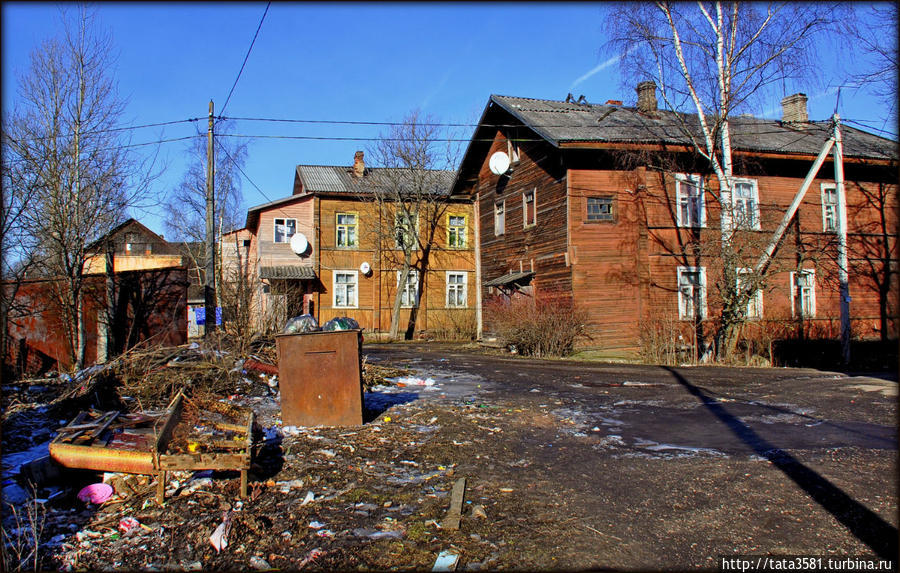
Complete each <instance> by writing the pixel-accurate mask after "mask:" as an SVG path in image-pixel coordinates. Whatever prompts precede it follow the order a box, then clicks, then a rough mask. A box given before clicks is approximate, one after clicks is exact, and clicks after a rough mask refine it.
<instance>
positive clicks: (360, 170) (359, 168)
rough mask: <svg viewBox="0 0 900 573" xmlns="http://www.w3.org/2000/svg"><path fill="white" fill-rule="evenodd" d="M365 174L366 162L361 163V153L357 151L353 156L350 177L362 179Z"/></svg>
mask: <svg viewBox="0 0 900 573" xmlns="http://www.w3.org/2000/svg"><path fill="white" fill-rule="evenodd" d="M365 172H366V162H365V161H363V152H362V151H357V152H356V153H355V154H354V155H353V172H352V173H351V175H353V177H356V178H360V177H362V176H363V175H364V174H365Z"/></svg>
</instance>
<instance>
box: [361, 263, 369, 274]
mask: <svg viewBox="0 0 900 573" xmlns="http://www.w3.org/2000/svg"><path fill="white" fill-rule="evenodd" d="M371 270H372V267H371V266H370V265H369V263H363V264H361V265H359V272H361V273H362V274H364V275H368V274H369V271H371Z"/></svg>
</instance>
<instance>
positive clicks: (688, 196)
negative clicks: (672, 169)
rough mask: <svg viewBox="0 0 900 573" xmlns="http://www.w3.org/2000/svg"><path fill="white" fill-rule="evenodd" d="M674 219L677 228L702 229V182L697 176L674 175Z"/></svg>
mask: <svg viewBox="0 0 900 573" xmlns="http://www.w3.org/2000/svg"><path fill="white" fill-rule="evenodd" d="M675 201H676V203H678V207H677V209H678V211H677V213H676V217H677V219H678V226H679V227H703V226H704V225H706V210H705V209H704V206H703V181H702V180H701V179H700V176H699V175H682V174H678V175H675Z"/></svg>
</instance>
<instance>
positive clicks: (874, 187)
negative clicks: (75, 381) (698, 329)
mask: <svg viewBox="0 0 900 573" xmlns="http://www.w3.org/2000/svg"><path fill="white" fill-rule="evenodd" d="M821 174H824V173H821ZM753 179H755V181H756V182H757V188H758V197H759V204H760V220H761V224H760V227H761V230H759V231H738V233H737V235H736V239H735V241H736V244H737V245H738V246H739V247H740V249H741V251H740V253H739V255H740V261H739V262H738V264H737V265H736V266H738V267H742V268H752V267H753V266H754V265H755V263H756V261H757V260H758V257H759V255H760V253H761V252H762V249H763V248H764V246H765V245H766V243H767V242H768V240H769V238H770V237H771V233H772V231H773V229H774V228H775V226H777V224H778V223H779V222H780V220H781V217H782V216H783V213H784V211H785V209H786V207H787V205H788V204H789V203H790V202H791V200H792V199H793V197H794V194H795V193H796V191H797V189H798V187H799V185H800V183H801V179H800V178H799V177H772V176H765V177H763V176H758V177H754V178H753ZM569 183H570V201H571V203H570V221H571V228H570V233H571V236H572V247H571V255H570V259H571V261H572V265H573V294H574V296H575V299H576V300H577V301H579V302H580V303H582V304H583V305H586V306H587V307H588V309H589V311H590V316H591V318H590V320H589V323H588V325H589V331H590V334H591V336H592V338H593V340H592V341H591V342H590V344H592V345H594V344H596V345H598V346H600V347H602V348H605V349H610V350H617V349H619V350H624V351H629V350H631V351H632V352H637V351H638V350H639V348H640V328H641V327H642V326H645V327H651V326H652V327H656V328H661V327H662V326H666V327H667V328H669V329H673V331H678V332H681V333H682V335H683V336H685V337H686V340H689V337H690V333H691V328H690V321H681V320H679V317H678V294H677V267H679V266H694V267H702V268H704V269H705V270H706V281H707V317H708V319H707V320H706V321H704V322H705V324H704V327H703V329H704V331H705V332H706V334H707V335H709V334H711V332H712V330H713V329H714V328H715V325H716V324H717V318H718V312H719V309H720V308H721V300H720V299H719V297H718V290H717V287H716V283H717V281H720V280H721V277H722V261H721V259H720V258H719V256H718V253H719V252H720V241H721V238H720V233H719V231H718V227H719V224H720V210H719V206H718V203H717V201H716V200H715V198H714V195H713V193H712V192H711V191H710V190H716V189H717V182H716V181H715V179H711V180H707V181H706V186H705V189H706V193H705V198H706V205H705V207H706V225H705V226H704V227H702V228H698V229H686V228H679V227H678V226H677V225H676V217H675V213H674V207H675V205H676V202H675V183H674V178H673V177H672V175H671V174H667V173H661V172H658V171H649V170H644V169H638V170H635V171H634V172H624V171H613V170H610V171H603V170H575V169H573V170H570V171H569ZM823 183H833V179H828V178H820V179H817V180H816V181H814V183H813V185H812V186H811V187H810V190H809V191H808V192H807V195H806V197H805V198H804V201H803V202H802V203H801V206H800V209H799V210H798V213H797V216H796V217H795V219H794V222H793V223H792V225H791V226H790V227H789V230H788V232H787V233H786V235H785V237H784V239H783V240H782V243H781V245H780V247H779V249H778V250H777V251H776V256H775V257H774V259H773V262H772V264H771V266H770V271H769V276H768V279H767V283H766V286H765V289H764V292H763V317H762V319H761V320H754V321H751V322H750V324H749V325H748V327H747V331H748V332H752V331H753V330H756V331H758V332H762V331H768V336H773V337H776V336H778V335H779V333H780V335H781V336H788V335H795V334H796V333H797V332H798V329H802V331H803V335H804V336H813V337H815V336H823V337H832V338H833V337H837V333H838V331H839V318H840V309H839V300H838V284H837V265H836V259H835V250H834V247H835V238H836V236H835V235H834V234H833V233H826V232H824V231H823V218H822V193H821V185H822V184H823ZM896 189H897V188H896V185H890V184H885V183H883V182H881V183H879V182H871V181H870V182H859V181H850V182H848V183H847V185H846V195H847V211H848V251H849V258H850V266H851V277H850V293H851V296H852V302H851V317H852V321H851V322H852V330H853V333H854V336H857V337H861V338H872V337H879V336H881V334H882V330H881V329H882V328H886V329H887V333H888V334H889V335H890V336H891V337H893V336H896V332H897V324H896V321H897V318H896V317H897V308H896V306H897V305H896V301H897V298H898V297H897V280H896V277H894V279H893V280H892V281H891V284H890V288H889V289H888V288H885V286H884V283H885V279H886V277H887V275H888V273H889V272H896V266H897V265H896V263H894V262H893V261H895V260H896V259H897V216H896V215H897V193H896ZM590 196H606V197H614V200H615V210H616V220H615V222H610V223H607V222H598V223H589V222H587V221H585V218H586V211H587V206H586V203H587V197H590ZM797 268H803V269H814V271H815V279H816V295H815V297H816V314H815V317H814V318H812V319H809V320H804V321H801V322H798V321H797V320H796V319H795V318H793V317H792V313H791V291H792V289H791V285H790V273H791V271H792V270H796V269H797ZM889 269H893V270H892V271H891V270H889ZM883 323H886V324H885V325H884V326H883ZM762 325H765V326H762Z"/></svg>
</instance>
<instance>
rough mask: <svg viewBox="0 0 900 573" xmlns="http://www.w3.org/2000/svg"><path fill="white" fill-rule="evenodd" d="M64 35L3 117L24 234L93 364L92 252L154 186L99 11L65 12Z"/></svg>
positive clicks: (44, 48)
mask: <svg viewBox="0 0 900 573" xmlns="http://www.w3.org/2000/svg"><path fill="white" fill-rule="evenodd" d="M62 19H63V23H64V32H63V35H62V36H61V37H59V38H53V39H49V40H47V41H45V42H44V43H43V44H42V45H41V47H40V48H38V49H37V50H35V51H34V52H33V53H32V55H31V66H30V69H29V70H28V71H27V73H25V74H24V75H22V76H20V77H19V79H18V84H19V85H18V95H19V98H18V102H17V105H16V107H15V108H14V109H13V111H12V112H11V113H10V114H9V115H8V116H7V117H6V118H5V123H6V133H5V138H4V145H5V146H8V150H7V151H8V153H9V158H8V161H9V163H8V164H9V165H11V166H14V168H15V170H16V172H15V175H14V176H15V180H14V181H10V184H11V185H15V186H16V190H17V191H16V192H17V193H26V192H28V196H29V201H28V203H27V205H23V209H22V211H21V213H20V216H21V221H20V224H21V228H22V229H23V231H24V232H25V233H27V234H28V235H30V236H32V237H34V238H35V239H36V240H37V241H38V243H37V245H36V249H35V253H34V254H35V255H36V257H37V259H38V260H39V261H40V267H39V268H40V271H41V274H43V275H45V276H47V277H52V278H53V279H54V280H53V281H51V282H50V284H51V285H53V290H54V293H53V294H54V304H55V305H57V306H58V311H59V315H60V316H61V317H62V318H63V327H64V330H65V334H66V337H67V339H68V342H69V350H70V358H71V362H72V364H73V365H74V366H75V367H76V368H80V367H81V366H82V365H83V363H84V358H85V340H86V333H85V321H84V303H85V278H86V277H85V263H86V261H87V258H88V256H89V253H88V250H87V248H88V246H89V245H90V243H91V242H92V241H94V240H95V239H97V238H98V237H100V236H102V235H103V234H105V233H106V232H108V231H109V230H110V229H112V228H113V227H114V226H115V225H116V224H118V223H119V222H121V221H122V220H123V219H124V218H125V213H126V209H127V208H128V207H129V206H133V205H135V204H136V203H137V202H138V201H139V200H140V199H141V198H142V197H144V196H145V194H146V191H147V189H148V187H149V184H150V182H151V181H152V179H153V175H152V168H153V163H152V161H153V158H152V157H151V158H150V159H146V160H140V159H138V158H137V157H136V156H135V155H134V154H133V151H132V150H131V149H130V148H129V147H127V145H128V143H129V141H128V136H127V135H126V133H127V131H126V130H122V129H121V124H120V120H121V118H122V115H123V112H124V109H125V103H124V101H123V100H122V99H120V98H119V96H118V94H117V92H116V84H115V82H114V80H113V78H112V77H111V76H110V70H111V69H112V64H113V60H112V57H113V55H112V39H111V37H110V36H109V34H108V33H106V32H105V31H103V30H101V29H100V28H99V27H98V25H97V23H96V21H95V17H94V15H93V14H91V13H89V12H88V11H87V10H86V9H85V8H84V7H81V6H80V7H78V9H77V11H76V14H75V15H74V16H72V17H70V16H69V15H68V14H66V13H65V12H63V13H62Z"/></svg>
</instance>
